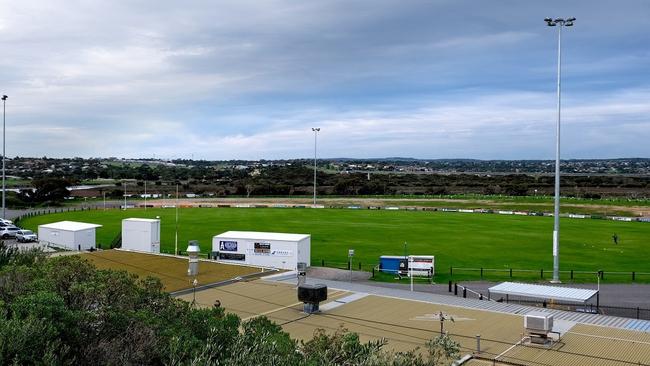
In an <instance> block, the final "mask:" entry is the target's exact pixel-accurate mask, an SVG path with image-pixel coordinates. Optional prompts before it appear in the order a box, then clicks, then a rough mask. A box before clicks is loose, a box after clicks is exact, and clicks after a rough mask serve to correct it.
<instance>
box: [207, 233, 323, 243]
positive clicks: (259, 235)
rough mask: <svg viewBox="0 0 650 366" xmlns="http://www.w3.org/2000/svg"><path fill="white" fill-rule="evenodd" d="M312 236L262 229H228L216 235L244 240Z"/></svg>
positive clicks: (304, 237) (299, 238)
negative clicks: (268, 231)
mask: <svg viewBox="0 0 650 366" xmlns="http://www.w3.org/2000/svg"><path fill="white" fill-rule="evenodd" d="M310 236H311V235H309V234H288V233H267V232H262V231H226V232H225V233H221V234H219V235H215V236H214V237H215V238H217V237H219V238H226V239H244V240H246V239H249V240H278V241H301V240H303V239H307V238H309V237H310Z"/></svg>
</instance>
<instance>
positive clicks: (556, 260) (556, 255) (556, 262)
mask: <svg viewBox="0 0 650 366" xmlns="http://www.w3.org/2000/svg"><path fill="white" fill-rule="evenodd" d="M575 20H576V18H574V17H571V18H567V19H566V20H565V19H563V18H556V19H554V20H553V19H551V18H545V19H544V21H545V22H546V25H548V26H549V27H555V26H558V28H557V125H556V130H555V205H554V212H553V221H554V222H553V279H552V280H551V282H552V283H560V121H561V115H562V114H561V111H562V88H561V87H562V82H561V80H562V28H564V27H565V26H566V27H571V26H573V22H575Z"/></svg>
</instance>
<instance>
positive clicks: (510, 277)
mask: <svg viewBox="0 0 650 366" xmlns="http://www.w3.org/2000/svg"><path fill="white" fill-rule="evenodd" d="M510 278H512V268H510Z"/></svg>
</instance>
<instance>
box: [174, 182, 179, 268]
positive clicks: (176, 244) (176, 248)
mask: <svg viewBox="0 0 650 366" xmlns="http://www.w3.org/2000/svg"><path fill="white" fill-rule="evenodd" d="M174 207H176V233H175V234H174V255H178V183H177V184H176V204H175V205H174Z"/></svg>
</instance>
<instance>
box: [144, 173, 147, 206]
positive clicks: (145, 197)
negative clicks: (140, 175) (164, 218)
mask: <svg viewBox="0 0 650 366" xmlns="http://www.w3.org/2000/svg"><path fill="white" fill-rule="evenodd" d="M144 210H145V211H147V180H146V179H145V181H144Z"/></svg>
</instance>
